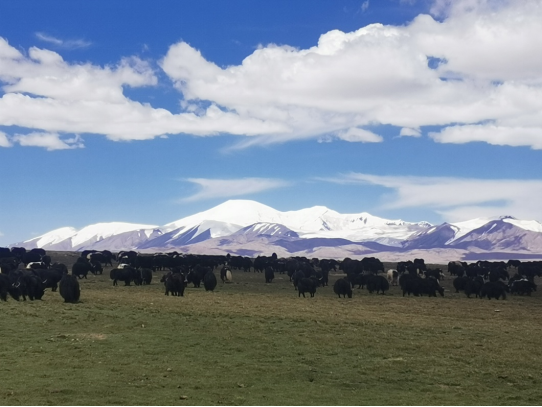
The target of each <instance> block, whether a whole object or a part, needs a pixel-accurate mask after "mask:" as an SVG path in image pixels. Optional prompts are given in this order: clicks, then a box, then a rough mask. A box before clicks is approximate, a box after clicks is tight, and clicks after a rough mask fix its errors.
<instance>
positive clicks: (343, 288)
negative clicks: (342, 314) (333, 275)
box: [333, 278, 352, 298]
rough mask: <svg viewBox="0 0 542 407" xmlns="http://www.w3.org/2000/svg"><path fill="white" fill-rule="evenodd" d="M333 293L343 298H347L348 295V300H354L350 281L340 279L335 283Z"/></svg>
mask: <svg viewBox="0 0 542 407" xmlns="http://www.w3.org/2000/svg"><path fill="white" fill-rule="evenodd" d="M333 292H334V293H335V294H337V295H338V296H339V298H341V295H342V296H343V297H344V298H346V296H347V295H348V298H352V286H351V285H350V281H348V280H346V279H344V278H339V279H338V280H337V281H335V284H333Z"/></svg>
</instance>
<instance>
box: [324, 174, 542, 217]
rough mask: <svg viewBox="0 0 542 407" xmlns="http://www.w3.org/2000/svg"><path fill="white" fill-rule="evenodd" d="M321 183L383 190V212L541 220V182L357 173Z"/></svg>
mask: <svg viewBox="0 0 542 407" xmlns="http://www.w3.org/2000/svg"><path fill="white" fill-rule="evenodd" d="M319 180H321V181H326V182H333V183H338V184H343V185H347V184H350V185H378V186H382V187H384V188H387V189H389V190H390V192H391V193H388V194H386V195H385V197H384V196H383V203H382V205H381V207H382V209H402V208H424V209H427V210H430V211H433V212H435V213H437V214H439V215H441V216H442V217H443V218H444V219H445V220H447V221H460V220H465V219H472V218H476V217H488V216H497V215H512V216H515V217H518V218H522V219H541V216H540V207H539V202H541V200H542V181H540V180H521V179H476V178H456V177H415V176H382V175H371V174H362V173H354V172H353V173H349V174H344V175H341V176H338V177H331V178H319Z"/></svg>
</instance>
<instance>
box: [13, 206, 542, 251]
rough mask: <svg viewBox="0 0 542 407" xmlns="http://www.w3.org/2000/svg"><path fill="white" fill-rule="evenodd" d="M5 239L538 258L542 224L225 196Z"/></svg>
mask: <svg viewBox="0 0 542 407" xmlns="http://www.w3.org/2000/svg"><path fill="white" fill-rule="evenodd" d="M11 246H24V247H27V248H33V247H43V248H44V249H46V250H63V251H71V250H85V249H97V250H101V249H109V250H112V251H118V250H138V251H146V252H153V251H154V252H157V251H171V250H177V251H181V252H185V253H209V254H226V253H232V254H234V253H235V254H242V255H254V256H255V255H259V254H270V253H272V252H276V253H277V254H278V255H284V256H291V255H302V256H311V257H335V258H344V257H356V256H366V255H374V256H377V255H379V256H380V257H382V258H386V257H387V258H392V257H397V256H401V255H402V256H404V257H405V256H407V257H408V256H409V254H412V253H414V252H419V251H422V252H427V251H432V252H433V253H437V252H438V253H440V257H439V258H442V259H444V258H445V257H450V256H453V258H452V259H454V260H457V259H458V257H457V256H468V255H470V254H472V253H476V254H478V255H479V256H481V257H483V256H482V255H487V256H490V254H491V253H497V252H498V253H501V254H502V255H503V256H504V255H505V253H509V254H510V256H512V254H514V255H515V256H516V257H518V256H522V255H524V256H531V257H532V256H536V255H538V254H540V258H542V224H541V223H540V222H537V221H527V220H518V219H515V218H513V217H510V216H503V217H497V218H478V219H473V220H469V221H464V222H457V223H443V224H441V225H431V224H429V223H427V222H417V223H412V222H404V221H402V220H388V219H383V218H379V217H376V216H372V215H370V214H368V213H366V212H362V213H359V214H340V213H338V212H336V211H333V210H331V209H328V208H326V207H323V206H315V207H312V208H306V209H301V210H298V211H287V212H281V211H277V210H275V209H273V208H271V207H269V206H266V205H263V204H261V203H258V202H255V201H248V200H230V201H226V202H224V203H223V204H221V205H218V206H216V207H214V208H211V209H209V210H207V211H204V212H200V213H197V214H194V215H191V216H188V217H185V218H182V219H179V220H176V221H174V222H170V223H167V224H165V225H163V226H155V225H139V224H130V223H120V222H112V223H99V224H95V225H90V226H86V227H84V228H83V229H81V230H76V229H74V228H71V227H64V228H60V229H56V230H53V231H51V232H48V233H46V234H44V235H42V236H39V237H36V238H34V239H30V240H27V241H24V242H19V243H15V244H13V245H11ZM503 253H504V254H503ZM487 256H486V258H487ZM404 257H403V258H404ZM426 257H427V254H426ZM437 257H438V256H437ZM512 257H513V256H512Z"/></svg>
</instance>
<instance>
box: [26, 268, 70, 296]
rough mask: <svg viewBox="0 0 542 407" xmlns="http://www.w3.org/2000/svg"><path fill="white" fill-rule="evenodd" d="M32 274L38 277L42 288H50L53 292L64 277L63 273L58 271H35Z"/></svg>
mask: <svg viewBox="0 0 542 407" xmlns="http://www.w3.org/2000/svg"><path fill="white" fill-rule="evenodd" d="M32 272H33V273H34V274H35V275H37V276H38V277H39V279H40V280H41V282H42V284H43V285H44V288H50V289H51V291H53V292H55V291H56V289H57V288H58V283H59V282H60V280H61V279H62V277H63V276H64V272H63V271H62V270H59V269H36V270H32Z"/></svg>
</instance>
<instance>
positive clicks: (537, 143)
mask: <svg viewBox="0 0 542 407" xmlns="http://www.w3.org/2000/svg"><path fill="white" fill-rule="evenodd" d="M429 136H430V137H431V138H433V139H434V140H435V141H437V142H439V143H454V144H462V143H468V142H471V141H482V142H485V143H489V144H494V145H509V146H530V147H531V148H533V149H536V150H542V128H541V127H538V128H537V127H530V128H528V127H502V126H496V125H493V124H485V125H466V126H450V127H446V128H444V129H443V130H441V131H440V132H431V133H429Z"/></svg>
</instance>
